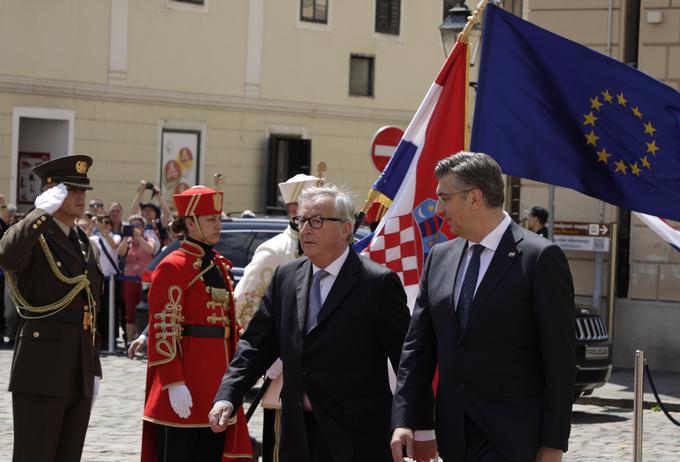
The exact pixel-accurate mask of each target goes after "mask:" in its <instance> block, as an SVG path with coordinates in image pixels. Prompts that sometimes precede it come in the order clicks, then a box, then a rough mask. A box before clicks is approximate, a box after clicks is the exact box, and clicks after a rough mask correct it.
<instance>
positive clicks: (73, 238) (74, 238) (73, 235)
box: [68, 228, 83, 254]
mask: <svg viewBox="0 0 680 462" xmlns="http://www.w3.org/2000/svg"><path fill="white" fill-rule="evenodd" d="M68 239H69V241H71V242H72V243H73V246H74V247H75V248H76V250H77V251H78V254H81V253H82V252H83V247H82V245H81V243H80V239H78V234H77V233H76V230H75V229H73V228H71V230H70V231H69V232H68Z"/></svg>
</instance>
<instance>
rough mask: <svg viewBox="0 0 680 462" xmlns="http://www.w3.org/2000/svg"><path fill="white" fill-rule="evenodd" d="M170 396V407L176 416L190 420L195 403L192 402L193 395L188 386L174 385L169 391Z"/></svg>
mask: <svg viewBox="0 0 680 462" xmlns="http://www.w3.org/2000/svg"><path fill="white" fill-rule="evenodd" d="M168 394H169V395H170V406H172V410H173V411H175V414H177V415H178V416H180V417H181V418H182V419H188V418H189V416H190V415H191V406H193V405H194V402H193V401H192V400H191V393H190V392H189V389H188V388H187V386H186V385H184V384H183V383H182V384H180V385H174V386H172V387H170V388H169V389H168Z"/></svg>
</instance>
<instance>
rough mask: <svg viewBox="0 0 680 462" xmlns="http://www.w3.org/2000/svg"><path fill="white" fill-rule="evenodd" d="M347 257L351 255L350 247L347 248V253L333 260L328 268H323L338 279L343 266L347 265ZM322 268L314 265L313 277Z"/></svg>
mask: <svg viewBox="0 0 680 462" xmlns="http://www.w3.org/2000/svg"><path fill="white" fill-rule="evenodd" d="M347 255H349V246H347V247H345V251H344V252H342V253H341V254H340V256H339V257H338V258H336V259H335V260H333V261H332V262H331V263H330V264H329V265H328V266H326V267H325V268H323V269H324V270H325V271H326V272H327V273H328V274H330V275H332V276H333V277H334V278H337V277H338V274H339V273H340V269H341V268H342V265H344V264H345V260H347ZM320 269H321V268H319V267H318V266H316V265H315V264H314V263H312V275H314V274H316V272H317V271H319V270H320Z"/></svg>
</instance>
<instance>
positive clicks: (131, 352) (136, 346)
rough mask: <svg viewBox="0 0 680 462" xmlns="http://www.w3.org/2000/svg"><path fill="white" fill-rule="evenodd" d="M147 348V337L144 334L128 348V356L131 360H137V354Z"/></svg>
mask: <svg viewBox="0 0 680 462" xmlns="http://www.w3.org/2000/svg"><path fill="white" fill-rule="evenodd" d="M144 346H146V335H144V334H142V335H140V336H139V337H137V338H136V339H135V340H134V341H133V342H132V343H130V347H129V348H128V351H127V355H128V358H130V359H135V354H136V353H137V352H138V351H140V350H141V349H142V348H144Z"/></svg>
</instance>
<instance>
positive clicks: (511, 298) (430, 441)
mask: <svg viewBox="0 0 680 462" xmlns="http://www.w3.org/2000/svg"><path fill="white" fill-rule="evenodd" d="M435 175H436V176H437V179H438V186H437V195H438V196H439V203H438V206H437V211H438V213H439V214H441V215H442V216H443V217H444V218H445V219H446V220H447V222H448V224H449V226H450V228H451V231H452V232H453V233H454V234H456V235H457V236H458V238H457V239H455V240H452V241H450V242H447V243H444V244H440V245H438V246H435V247H434V248H433V249H432V251H431V252H430V254H429V257H428V259H427V261H426V263H425V267H424V269H423V276H422V280H421V286H420V294H419V296H418V299H417V302H416V306H415V308H414V312H413V318H412V319H411V325H410V327H409V332H408V334H407V336H406V340H405V343H404V348H403V350H402V355H401V363H400V365H399V372H398V376H397V389H396V391H395V396H394V402H393V410H392V425H393V428H394V432H393V435H392V443H391V445H392V454H393V459H394V461H395V462H401V461H402V449H403V446H406V448H407V452H409V453H410V454H414V453H415V456H416V458H417V460H419V461H422V460H429V459H430V458H431V457H434V455H435V452H436V450H437V447H438V451H439V454H440V456H441V457H442V458H443V459H444V460H445V461H446V462H505V461H527V462H529V461H532V462H533V461H536V462H559V461H561V459H562V453H563V451H566V450H567V442H568V439H569V431H570V417H571V405H572V390H573V386H574V379H575V370H576V365H575V353H574V331H573V325H574V319H573V316H574V288H573V282H572V277H571V273H570V271H569V266H568V264H567V260H566V258H565V256H564V253H563V252H562V251H561V250H560V248H559V247H557V246H556V245H554V244H553V243H552V242H550V241H548V240H546V239H543V238H541V237H539V236H537V235H536V234H535V233H532V232H530V231H528V230H525V229H523V228H522V227H520V226H518V225H517V224H515V223H514V222H512V220H511V219H510V217H509V216H508V214H507V213H506V212H504V211H503V208H502V207H503V201H504V194H503V179H502V177H501V170H500V167H499V166H498V164H497V163H496V162H495V161H494V160H493V159H492V158H491V157H489V156H488V155H486V154H480V153H470V152H460V153H458V154H455V155H453V156H450V157H448V158H446V159H443V160H441V161H440V162H439V163H438V164H437V166H436V168H435ZM437 366H438V367H439V382H438V387H437V392H436V404H435V406H434V407H433V406H432V401H431V399H432V394H431V393H430V388H431V384H432V377H433V375H434V372H435V368H436V367H437ZM433 414H434V415H433ZM426 428H430V429H431V428H434V429H435V432H436V445H435V442H434V436H435V435H431V436H429V437H428V436H427V434H425V435H423V434H422V433H421V435H420V436H421V437H420V438H418V436H419V435H416V438H415V439H416V440H425V441H415V442H414V433H413V432H414V430H423V429H426Z"/></svg>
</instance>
